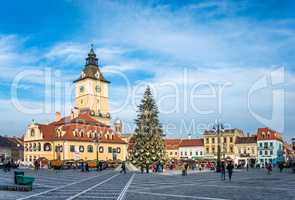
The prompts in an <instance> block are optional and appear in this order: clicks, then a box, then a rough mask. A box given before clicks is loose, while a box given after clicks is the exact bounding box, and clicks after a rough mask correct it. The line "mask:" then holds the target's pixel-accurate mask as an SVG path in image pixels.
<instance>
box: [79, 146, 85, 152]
mask: <svg viewBox="0 0 295 200" xmlns="http://www.w3.org/2000/svg"><path fill="white" fill-rule="evenodd" d="M79 152H81V153H83V152H84V146H82V145H81V146H79Z"/></svg>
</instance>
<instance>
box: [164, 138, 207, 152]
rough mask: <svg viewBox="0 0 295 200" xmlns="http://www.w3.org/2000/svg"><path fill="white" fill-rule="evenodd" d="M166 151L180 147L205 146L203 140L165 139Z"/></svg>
mask: <svg viewBox="0 0 295 200" xmlns="http://www.w3.org/2000/svg"><path fill="white" fill-rule="evenodd" d="M165 145H166V149H168V150H173V149H178V148H179V147H196V146H204V141H203V139H165Z"/></svg>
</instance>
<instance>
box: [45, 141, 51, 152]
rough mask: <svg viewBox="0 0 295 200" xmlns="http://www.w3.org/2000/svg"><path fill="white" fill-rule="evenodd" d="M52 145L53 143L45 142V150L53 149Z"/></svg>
mask: <svg viewBox="0 0 295 200" xmlns="http://www.w3.org/2000/svg"><path fill="white" fill-rule="evenodd" d="M51 149H52V147H51V144H50V143H45V144H44V149H43V150H44V151H51Z"/></svg>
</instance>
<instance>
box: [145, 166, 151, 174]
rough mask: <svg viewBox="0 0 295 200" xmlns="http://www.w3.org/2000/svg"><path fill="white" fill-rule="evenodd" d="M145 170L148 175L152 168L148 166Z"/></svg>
mask: <svg viewBox="0 0 295 200" xmlns="http://www.w3.org/2000/svg"><path fill="white" fill-rule="evenodd" d="M145 170H146V173H147V174H148V173H149V171H150V166H149V165H146V166H145Z"/></svg>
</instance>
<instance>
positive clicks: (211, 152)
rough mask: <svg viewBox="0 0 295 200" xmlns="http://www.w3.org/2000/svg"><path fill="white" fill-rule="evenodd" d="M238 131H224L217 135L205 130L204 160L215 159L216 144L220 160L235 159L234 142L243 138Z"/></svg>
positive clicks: (241, 133) (240, 131)
mask: <svg viewBox="0 0 295 200" xmlns="http://www.w3.org/2000/svg"><path fill="white" fill-rule="evenodd" d="M243 136H244V134H243V131H242V130H240V129H226V130H224V131H220V134H219V136H218V134H217V133H216V132H215V131H213V130H206V131H205V132H204V134H203V138H204V150H205V158H208V159H217V151H218V150H217V149H218V143H219V145H220V152H221V159H229V158H230V159H235V142H236V138H237V137H243Z"/></svg>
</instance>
